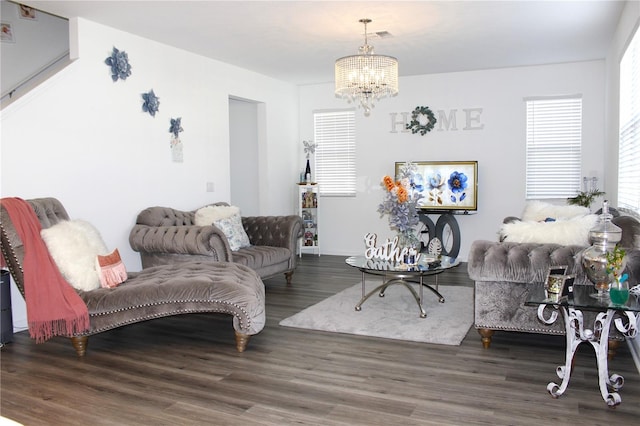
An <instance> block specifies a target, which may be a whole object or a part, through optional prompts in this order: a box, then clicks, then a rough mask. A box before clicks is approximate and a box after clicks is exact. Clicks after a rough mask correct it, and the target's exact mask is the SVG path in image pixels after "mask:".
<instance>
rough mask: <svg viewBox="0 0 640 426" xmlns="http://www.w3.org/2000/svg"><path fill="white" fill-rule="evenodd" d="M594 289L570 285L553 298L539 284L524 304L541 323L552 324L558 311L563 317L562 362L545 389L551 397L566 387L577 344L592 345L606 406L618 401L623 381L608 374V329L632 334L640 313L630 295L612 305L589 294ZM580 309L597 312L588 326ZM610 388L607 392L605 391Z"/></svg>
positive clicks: (563, 390)
mask: <svg viewBox="0 0 640 426" xmlns="http://www.w3.org/2000/svg"><path fill="white" fill-rule="evenodd" d="M592 293H595V289H594V288H593V287H592V286H590V285H576V286H573V293H572V294H570V296H568V297H564V298H561V299H560V300H559V301H558V300H557V301H554V300H552V299H548V298H546V297H545V294H544V289H543V288H542V286H540V288H537V289H536V292H532V294H531V295H530V298H529V300H528V301H527V302H526V305H529V306H536V305H537V306H538V318H539V319H540V320H541V321H542V322H544V323H545V324H553V323H554V322H555V321H556V320H557V319H558V311H560V312H561V314H562V317H563V319H564V324H565V331H566V342H567V347H566V355H565V363H564V365H561V366H559V367H557V368H556V373H557V374H558V377H559V378H560V379H562V383H561V384H560V385H558V384H556V383H554V382H550V383H549V384H548V385H547V390H548V391H549V393H550V394H551V396H553V397H554V398H557V397H559V396H560V395H562V394H564V392H565V391H566V390H567V387H568V386H569V379H570V378H571V369H572V364H573V356H574V355H575V353H576V349H577V348H578V346H579V345H580V344H581V343H584V342H587V343H590V344H591V346H593V349H594V351H595V353H596V359H597V365H598V383H599V386H600V393H601V394H602V399H604V401H605V402H606V403H607V405H608V406H609V407H615V406H616V405H618V404H620V402H621V401H622V398H621V397H620V394H618V391H619V390H620V389H621V388H622V385H623V384H624V378H623V377H622V376H620V375H618V374H612V375H609V365H608V358H607V352H608V349H609V331H610V329H611V326H612V325H613V326H614V327H615V328H616V329H618V330H619V331H620V332H621V333H622V334H623V335H624V336H627V337H634V336H635V335H636V333H637V322H636V321H637V318H636V316H637V315H639V313H640V303H639V301H638V299H637V298H636V297H635V296H633V295H630V296H629V300H628V301H627V303H626V304H624V305H614V304H612V303H611V301H610V300H609V299H608V298H606V299H596V298H594V297H591V294H592ZM583 311H592V312H597V315H596V318H595V320H594V324H593V325H592V327H591V328H590V325H589V324H585V321H584V318H583ZM609 388H611V391H609Z"/></svg>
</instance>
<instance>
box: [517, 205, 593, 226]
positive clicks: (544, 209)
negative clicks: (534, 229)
mask: <svg viewBox="0 0 640 426" xmlns="http://www.w3.org/2000/svg"><path fill="white" fill-rule="evenodd" d="M589 213H590V210H589V209H588V208H587V207H582V206H574V205H562V206H559V205H555V204H550V203H545V202H544V201H529V202H528V203H527V205H526V206H525V207H524V211H523V212H522V216H521V217H520V219H522V220H523V221H536V222H539V221H542V220H545V219H547V218H552V219H555V220H561V219H572V218H574V217H581V216H585V215H588V214H589Z"/></svg>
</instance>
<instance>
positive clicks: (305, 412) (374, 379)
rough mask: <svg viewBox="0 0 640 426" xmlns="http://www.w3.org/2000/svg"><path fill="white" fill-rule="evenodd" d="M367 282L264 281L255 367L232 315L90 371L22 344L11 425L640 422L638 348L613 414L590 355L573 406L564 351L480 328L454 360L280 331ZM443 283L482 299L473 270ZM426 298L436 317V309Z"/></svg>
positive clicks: (312, 264)
mask: <svg viewBox="0 0 640 426" xmlns="http://www.w3.org/2000/svg"><path fill="white" fill-rule="evenodd" d="M359 280H360V273H359V272H358V271H357V270H354V269H352V268H351V267H349V266H347V265H345V264H344V257H341V256H321V257H317V256H312V255H305V256H304V257H303V258H302V259H301V261H300V265H299V267H298V269H297V271H296V273H295V274H294V278H293V285H292V286H291V287H287V286H286V283H285V280H284V276H283V277H278V278H274V279H271V280H267V281H265V286H266V295H267V324H266V327H265V329H264V330H263V331H262V332H261V333H260V334H258V335H256V336H254V337H252V339H251V340H250V342H249V346H248V348H247V351H246V352H244V353H238V352H236V350H235V343H234V338H233V328H232V325H231V318H230V317H228V316H223V315H200V314H199V315H184V316H178V317H170V318H163V319H157V320H153V321H148V322H145V323H141V324H135V325H131V326H128V327H123V328H120V329H117V330H112V331H109V332H105V333H102V334H99V335H95V336H91V337H90V338H89V349H88V353H87V356H86V357H85V359H79V358H77V357H76V355H75V351H74V350H73V348H72V347H71V344H70V342H69V340H68V339H66V338H55V339H52V340H50V341H49V342H46V343H44V344H38V345H36V344H35V343H34V342H33V341H32V340H31V339H30V338H29V336H28V334H27V333H26V332H21V333H18V334H16V335H15V339H14V342H13V343H9V344H8V345H6V346H4V347H3V348H2V351H1V359H0V362H1V366H2V376H1V382H0V386H1V395H0V396H1V398H2V402H1V412H0V414H1V415H2V416H5V417H8V418H10V419H13V420H16V421H19V422H21V423H23V424H24V425H290V424H307V425H431V424H433V425H467V424H497V425H529V424H531V425H542V424H555V425H565V424H582V425H597V424H602V425H604V424H607V425H609V424H620V425H622V424H638V422H639V421H640V375H639V374H638V371H637V370H636V368H635V366H634V364H633V360H632V358H631V354H630V352H629V349H628V347H627V346H626V344H624V345H622V346H621V347H620V350H619V352H618V355H617V357H616V358H615V359H614V360H613V361H612V362H611V363H610V370H611V372H613V373H618V374H621V375H622V376H624V378H625V384H624V387H623V388H622V390H621V391H620V394H621V396H622V404H621V405H620V406H618V407H617V408H615V409H610V408H608V407H607V406H606V404H605V403H604V401H603V400H602V398H601V396H600V392H599V390H598V378H597V373H596V359H595V356H594V354H593V350H592V348H591V346H587V345H582V347H581V348H580V349H579V350H578V354H577V356H576V359H575V369H574V374H573V376H572V379H571V383H570V385H569V389H568V390H567V392H566V394H565V395H563V396H562V397H560V398H559V399H553V398H552V397H551V396H550V395H549V394H548V393H547V391H546V386H547V383H548V382H549V381H558V380H559V379H558V378H557V376H556V374H555V368H556V366H557V365H559V364H560V363H562V362H563V359H564V338H562V337H558V336H543V335H532V334H522V333H508V332H502V333H500V332H498V333H496V334H495V336H494V342H493V344H492V347H491V348H490V349H483V348H482V345H481V343H480V337H479V335H478V333H477V332H476V330H475V329H474V328H473V327H472V328H471V329H470V330H469V333H468V334H467V337H466V338H465V340H464V341H463V342H462V344H461V345H460V346H441V345H430V344H423V343H412V342H402V341H393V340H384V339H377V338H368V337H358V336H352V335H341V334H332V333H324V332H313V331H305V330H298V329H292V328H285V327H280V326H279V325H278V322H279V321H280V320H281V319H283V318H286V317H288V316H290V315H292V314H294V313H296V312H298V311H300V310H302V309H303V308H305V307H307V306H310V305H312V304H314V303H316V302H319V301H321V300H323V299H325V298H326V297H328V296H330V295H332V294H335V293H337V292H338V291H340V290H342V289H344V288H346V287H349V286H351V285H353V284H355V283H357V282H359ZM440 283H441V284H453V283H455V284H457V285H465V286H471V285H472V283H471V282H470V280H469V278H468V276H467V274H466V265H465V264H463V265H461V266H459V267H458V268H455V269H453V270H451V271H448V272H446V273H445V274H444V275H441V280H440ZM425 295H426V306H427V311H428V306H429V304H433V303H436V301H435V298H433V297H432V296H431V295H430V294H427V293H425ZM356 302H357V301H354V304H355V303H356ZM469 309H472V307H471V306H470V307H469ZM452 314H454V313H453V312H452ZM419 320H420V319H419V318H418V317H417V316H416V321H419Z"/></svg>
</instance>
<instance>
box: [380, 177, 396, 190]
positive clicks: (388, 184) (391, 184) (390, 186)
mask: <svg viewBox="0 0 640 426" xmlns="http://www.w3.org/2000/svg"><path fill="white" fill-rule="evenodd" d="M382 182H384V186H385V187H386V188H387V191H389V192H391V191H392V190H393V188H394V186H395V183H394V182H393V179H391V176H385V177H383V178H382Z"/></svg>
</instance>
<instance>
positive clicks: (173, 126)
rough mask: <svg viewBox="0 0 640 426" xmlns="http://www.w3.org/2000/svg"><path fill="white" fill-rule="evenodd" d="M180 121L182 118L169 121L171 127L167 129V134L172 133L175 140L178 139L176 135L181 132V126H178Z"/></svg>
mask: <svg viewBox="0 0 640 426" xmlns="http://www.w3.org/2000/svg"><path fill="white" fill-rule="evenodd" d="M181 120H182V117H178V118H172V119H171V127H169V133H173V135H174V136H175V137H176V138H177V137H178V133H180V132H182V131H183V129H182V125H181V124H180V121H181Z"/></svg>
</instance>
